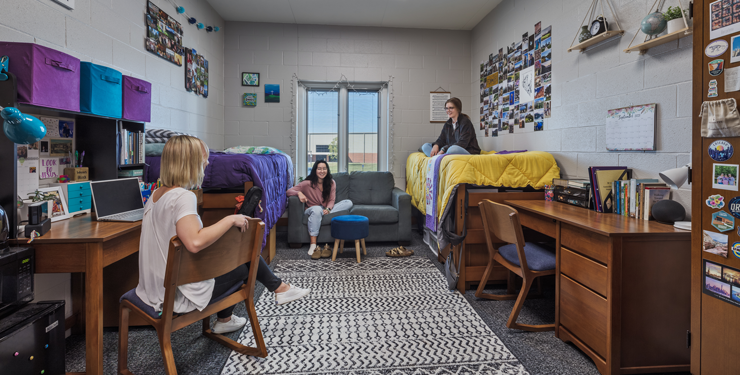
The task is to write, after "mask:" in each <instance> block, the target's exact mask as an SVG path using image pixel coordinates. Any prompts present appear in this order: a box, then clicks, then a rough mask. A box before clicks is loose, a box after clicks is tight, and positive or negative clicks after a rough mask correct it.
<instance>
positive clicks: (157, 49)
mask: <svg viewBox="0 0 740 375" xmlns="http://www.w3.org/2000/svg"><path fill="white" fill-rule="evenodd" d="M144 18H145V19H146V30H147V33H146V41H145V42H144V45H145V47H146V50H147V51H149V52H151V53H153V54H155V55H157V56H159V57H161V58H163V59H165V60H167V61H169V62H171V63H173V64H176V65H177V66H182V57H183V48H182V26H181V25H180V23H179V22H177V21H175V19H174V18H172V17H171V16H170V15H168V14H167V13H166V12H165V11H163V10H161V9H159V7H157V6H156V5H154V3H152V2H151V1H149V2H148V5H147V12H146V15H145V16H144Z"/></svg>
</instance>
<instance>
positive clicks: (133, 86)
mask: <svg viewBox="0 0 740 375" xmlns="http://www.w3.org/2000/svg"><path fill="white" fill-rule="evenodd" d="M151 113H152V84H151V83H149V82H147V81H144V80H141V79H137V78H134V77H123V118H125V119H127V120H133V121H143V122H149V121H150V120H151Z"/></svg>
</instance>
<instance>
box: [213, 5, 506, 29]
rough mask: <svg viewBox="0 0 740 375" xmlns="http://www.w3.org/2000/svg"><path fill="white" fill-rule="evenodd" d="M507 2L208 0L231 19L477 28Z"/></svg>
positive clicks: (223, 15) (351, 24)
mask: <svg viewBox="0 0 740 375" xmlns="http://www.w3.org/2000/svg"><path fill="white" fill-rule="evenodd" d="M501 1H502V0H208V2H209V3H210V4H211V6H212V7H213V8H214V9H215V10H216V12H218V14H219V15H220V16H221V17H223V19H224V20H226V21H249V22H274V23H294V24H313V25H343V26H374V27H403V28H420V29H448V30H472V29H473V27H475V25H477V24H478V22H480V20H482V19H483V17H485V16H486V15H487V14H488V13H489V12H490V11H491V10H492V9H493V8H495V7H496V6H497V5H498V4H499V3H501Z"/></svg>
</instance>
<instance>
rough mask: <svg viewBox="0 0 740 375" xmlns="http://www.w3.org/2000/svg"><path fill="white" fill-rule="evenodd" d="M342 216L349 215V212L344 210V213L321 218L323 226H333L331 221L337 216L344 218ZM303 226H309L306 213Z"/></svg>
mask: <svg viewBox="0 0 740 375" xmlns="http://www.w3.org/2000/svg"><path fill="white" fill-rule="evenodd" d="M342 215H349V211H348V210H343V211H337V212H332V213H330V214H328V215H324V216H323V217H322V218H321V225H322V226H323V225H329V224H331V219H333V218H335V217H337V216H342ZM303 225H308V214H306V213H304V214H303Z"/></svg>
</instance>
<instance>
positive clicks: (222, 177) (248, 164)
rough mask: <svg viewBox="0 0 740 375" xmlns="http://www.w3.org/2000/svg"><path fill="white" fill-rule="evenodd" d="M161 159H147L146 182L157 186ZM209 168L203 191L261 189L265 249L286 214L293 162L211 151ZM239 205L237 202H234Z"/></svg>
mask: <svg viewBox="0 0 740 375" xmlns="http://www.w3.org/2000/svg"><path fill="white" fill-rule="evenodd" d="M160 162H161V157H159V156H147V157H146V163H147V165H146V166H145V167H144V181H146V182H156V181H157V179H158V178H159V167H160ZM208 163H209V164H208V167H206V175H205V178H204V179H203V188H204V189H210V188H243V186H244V182H246V181H252V182H254V186H259V187H261V188H262V191H263V195H262V208H263V211H262V212H258V213H257V215H256V217H258V218H260V219H261V220H262V221H263V222H264V223H265V234H264V238H263V239H262V246H264V245H265V242H266V241H267V233H268V232H269V231H270V229H271V228H272V227H273V226H274V225H275V223H277V221H278V219H279V218H280V216H282V215H283V212H285V208H286V206H287V204H288V198H287V196H286V192H287V191H288V189H290V188H291V187H293V162H292V161H291V160H290V158H289V157H287V156H286V155H283V154H267V155H252V154H226V153H223V152H218V151H211V155H210V157H209V158H208ZM234 204H235V205H236V202H234Z"/></svg>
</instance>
